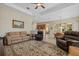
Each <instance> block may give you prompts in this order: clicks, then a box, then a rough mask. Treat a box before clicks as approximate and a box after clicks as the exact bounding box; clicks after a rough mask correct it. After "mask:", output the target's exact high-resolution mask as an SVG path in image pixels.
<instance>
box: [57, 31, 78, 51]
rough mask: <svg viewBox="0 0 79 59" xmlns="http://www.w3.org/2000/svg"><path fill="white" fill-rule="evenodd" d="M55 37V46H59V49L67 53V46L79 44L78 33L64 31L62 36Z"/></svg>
mask: <svg viewBox="0 0 79 59" xmlns="http://www.w3.org/2000/svg"><path fill="white" fill-rule="evenodd" d="M55 37H56V44H57V46H59V47H60V48H61V49H63V50H65V51H67V52H68V50H69V46H71V45H75V44H76V43H79V32H77V31H66V32H64V34H63V35H60V37H59V36H58V37H57V36H55ZM74 42H75V43H74ZM77 46H79V45H77Z"/></svg>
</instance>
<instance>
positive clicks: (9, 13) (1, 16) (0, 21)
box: [0, 4, 32, 36]
mask: <svg viewBox="0 0 79 59" xmlns="http://www.w3.org/2000/svg"><path fill="white" fill-rule="evenodd" d="M13 19H14V20H19V21H23V22H24V28H12V20H13ZM31 30H32V17H31V16H28V15H26V14H25V13H22V12H20V11H17V10H15V9H12V8H10V7H8V6H5V5H2V4H0V36H4V35H5V33H6V32H10V31H27V32H28V33H29V32H30V31H31Z"/></svg>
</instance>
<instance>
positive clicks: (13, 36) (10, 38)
mask: <svg viewBox="0 0 79 59" xmlns="http://www.w3.org/2000/svg"><path fill="white" fill-rule="evenodd" d="M29 39H30V36H28V35H27V32H25V31H21V32H8V33H7V34H6V35H5V37H4V40H3V43H4V45H11V44H14V43H18V42H22V41H26V40H29Z"/></svg>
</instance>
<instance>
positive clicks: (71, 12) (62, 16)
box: [0, 3, 79, 56]
mask: <svg viewBox="0 0 79 59" xmlns="http://www.w3.org/2000/svg"><path fill="white" fill-rule="evenodd" d="M38 5H42V6H38ZM78 10H79V4H78V3H0V40H2V41H3V42H2V41H1V43H2V44H1V43H0V45H3V46H1V49H0V50H1V51H3V50H4V51H5V52H4V53H3V52H2V55H4V56H67V55H68V56H69V55H71V56H72V55H78V56H79V52H78V50H79V46H78V44H79V43H78V38H79V35H78V34H79V32H78V31H79V13H78ZM66 31H68V32H66ZM73 33H74V34H73ZM39 34H41V35H39ZM57 35H58V36H57ZM63 35H64V36H63ZM67 35H70V36H69V37H66V36H67ZM71 35H72V36H76V40H75V41H77V42H76V43H75V42H74V44H69V45H70V46H69V45H67V43H65V42H67V41H68V43H69V42H70V41H69V40H67V41H65V40H64V41H65V42H64V41H63V40H62V41H63V42H64V43H62V42H60V41H61V40H60V41H58V40H59V39H62V38H61V36H62V37H63V38H69V39H71ZM72 39H74V38H72ZM73 41H74V40H72V42H73ZM57 42H58V43H57ZM72 42H70V43H72ZM64 44H65V45H64ZM62 45H64V46H63V47H65V46H66V45H67V46H66V48H64V49H63V48H62V47H61V46H62ZM72 45H73V47H72ZM71 48H72V49H71ZM65 49H66V50H65ZM75 51H76V52H75Z"/></svg>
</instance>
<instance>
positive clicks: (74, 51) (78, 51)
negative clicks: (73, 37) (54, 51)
mask: <svg viewBox="0 0 79 59" xmlns="http://www.w3.org/2000/svg"><path fill="white" fill-rule="evenodd" d="M68 55H69V56H79V47H76V46H69V54H68Z"/></svg>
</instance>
